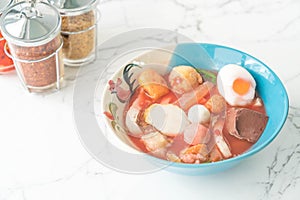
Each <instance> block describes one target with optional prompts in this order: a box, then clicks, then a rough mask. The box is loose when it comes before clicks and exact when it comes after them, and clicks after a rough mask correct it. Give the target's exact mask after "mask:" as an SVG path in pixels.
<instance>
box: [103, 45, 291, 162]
mask: <svg viewBox="0 0 300 200" xmlns="http://www.w3.org/2000/svg"><path fill="white" fill-rule="evenodd" d="M182 44H184V45H189V44H193V45H201V46H202V47H203V48H204V49H206V46H207V47H208V46H211V47H215V48H223V49H227V50H230V51H234V52H238V53H241V54H244V55H246V56H248V57H250V58H252V59H254V60H255V61H257V62H258V63H260V64H261V65H262V66H263V67H265V68H266V69H267V70H268V71H269V72H270V73H271V74H272V75H273V76H274V78H275V80H276V82H277V83H279V86H280V87H281V89H282V92H283V98H284V101H283V102H284V103H283V105H284V108H283V109H284V113H283V115H282V117H281V119H280V121H279V123H277V124H278V126H277V127H276V129H275V130H274V132H273V134H272V135H271V137H269V138H268V139H267V140H266V141H265V142H263V143H262V144H260V145H259V146H257V147H255V148H254V149H251V148H250V150H247V151H246V152H244V153H242V154H240V155H237V156H235V157H231V158H228V159H225V160H221V161H217V162H209V163H199V164H190V163H179V162H172V161H169V160H165V159H161V158H158V157H155V156H152V155H151V154H149V153H145V152H142V151H139V150H137V149H134V148H133V147H130V146H129V145H128V144H126V143H125V142H124V141H122V140H121V142H123V143H124V144H125V145H127V146H128V147H129V148H132V149H134V150H136V151H137V152H138V153H143V154H145V155H146V156H149V157H150V158H151V159H155V160H157V161H158V162H160V163H162V164H164V165H166V166H167V167H168V166H172V167H178V168H206V167H216V166H218V165H220V164H229V163H233V162H238V161H241V160H243V159H245V158H249V157H250V156H252V155H254V154H256V153H258V152H260V151H261V150H263V149H264V148H265V147H266V146H268V145H269V144H270V143H271V142H272V141H273V140H274V139H275V138H276V137H277V135H278V134H279V133H280V131H281V129H282V128H283V126H284V123H285V121H286V119H287V116H288V112H289V97H288V94H287V91H286V89H285V87H284V85H283V83H282V81H281V79H280V78H279V77H278V76H277V74H276V73H275V72H274V71H273V70H272V69H271V68H270V67H268V66H267V65H266V64H265V63H264V62H262V61H261V60H259V59H257V58H256V57H254V56H252V55H250V54H248V53H246V52H243V51H241V50H238V49H235V48H232V47H228V46H224V45H219V44H214V43H199V42H195V43H180V44H177V45H182ZM177 45H176V46H177ZM176 46H175V48H176ZM153 51H155V50H153ZM150 52H151V51H150ZM147 53H149V52H146V53H144V54H147ZM173 53H174V52H173ZM144 54H141V55H139V56H142V55H144ZM123 68H124V67H121V68H119V70H117V71H116V72H115V73H113V74H112V76H111V77H110V80H111V79H112V78H115V77H116V75H117V74H118V73H120V70H122V69H123ZM107 90H108V85H106V87H105V90H104V92H103V94H102V109H103V110H105V109H104V108H105V104H104V103H105V102H104V99H105V97H104V96H105V94H106V93H107ZM105 124H106V125H107V126H108V127H109V130H110V131H111V132H112V133H114V134H115V130H113V128H112V127H111V125H110V123H108V119H107V118H106V120H105ZM117 137H118V136H117Z"/></svg>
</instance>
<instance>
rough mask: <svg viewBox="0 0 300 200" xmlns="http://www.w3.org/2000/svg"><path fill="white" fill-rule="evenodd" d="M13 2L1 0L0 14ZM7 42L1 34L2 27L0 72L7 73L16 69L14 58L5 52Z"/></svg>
mask: <svg viewBox="0 0 300 200" xmlns="http://www.w3.org/2000/svg"><path fill="white" fill-rule="evenodd" d="M13 3H14V1H13V0H1V1H0V16H1V15H2V13H3V12H4V11H5V10H6V9H7V8H8V7H9V6H11V5H12V4H13ZM5 43H6V41H5V39H4V38H3V36H2V34H1V29H0V74H6V73H9V72H12V71H14V69H15V67H14V63H13V61H12V59H10V58H9V57H8V56H7V55H6V54H5V52H4V46H5Z"/></svg>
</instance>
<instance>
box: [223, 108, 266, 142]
mask: <svg viewBox="0 0 300 200" xmlns="http://www.w3.org/2000/svg"><path fill="white" fill-rule="evenodd" d="M268 119H269V117H268V116H266V115H264V114H263V113H260V112H257V111H253V110H250V109H247V108H230V109H229V110H228V111H227V116H226V123H225V128H226V129H227V131H228V132H229V134H231V135H233V136H235V137H237V138H239V139H243V140H247V141H249V142H251V143H255V142H256V141H257V140H258V138H259V137H260V135H261V134H262V132H263V131H264V129H265V127H266V124H267V122H268Z"/></svg>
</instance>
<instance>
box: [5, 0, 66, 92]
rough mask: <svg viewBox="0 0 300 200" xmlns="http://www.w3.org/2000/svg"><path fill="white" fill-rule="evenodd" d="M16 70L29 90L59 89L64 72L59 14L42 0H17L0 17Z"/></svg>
mask: <svg viewBox="0 0 300 200" xmlns="http://www.w3.org/2000/svg"><path fill="white" fill-rule="evenodd" d="M0 21H1V24H0V26H1V30H2V34H3V36H4V37H5V39H6V40H7V44H8V46H9V49H10V53H11V54H9V53H8V55H10V56H11V57H12V58H13V60H14V63H15V67H16V70H17V73H18V75H19V77H20V80H21V81H22V83H23V85H24V86H25V88H26V89H28V91H29V92H45V91H49V90H53V89H60V87H61V81H62V78H63V75H64V65H63V59H62V45H63V41H62V38H61V36H60V28H61V17H60V15H59V12H58V10H57V9H56V8H55V7H53V6H52V5H49V4H47V3H44V2H35V1H32V2H30V3H28V2H19V3H16V4H14V5H13V6H12V7H10V8H9V9H8V10H7V11H5V12H4V13H3V15H2V16H1V20H0Z"/></svg>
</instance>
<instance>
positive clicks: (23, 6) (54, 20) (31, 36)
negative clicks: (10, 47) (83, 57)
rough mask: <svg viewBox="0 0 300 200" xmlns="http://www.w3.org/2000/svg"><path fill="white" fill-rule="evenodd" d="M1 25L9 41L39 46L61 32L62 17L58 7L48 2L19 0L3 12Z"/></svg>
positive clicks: (21, 44) (28, 45)
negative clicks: (19, 0) (20, 0)
mask: <svg viewBox="0 0 300 200" xmlns="http://www.w3.org/2000/svg"><path fill="white" fill-rule="evenodd" d="M0 27H1V30H2V34H3V36H4V38H5V39H6V40H7V41H8V42H9V43H13V44H15V45H19V46H27V47H30V46H39V45H43V44H46V43H48V42H50V41H51V40H52V39H54V38H55V37H56V36H57V35H58V34H59V32H60V27H61V17H60V15H59V12H58V11H57V9H56V8H55V7H53V6H51V5H49V4H47V3H44V2H38V3H36V4H32V3H27V2H19V3H17V4H14V5H13V6H12V7H10V8H9V9H8V10H6V11H5V12H4V13H3V14H2V16H1V19H0Z"/></svg>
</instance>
